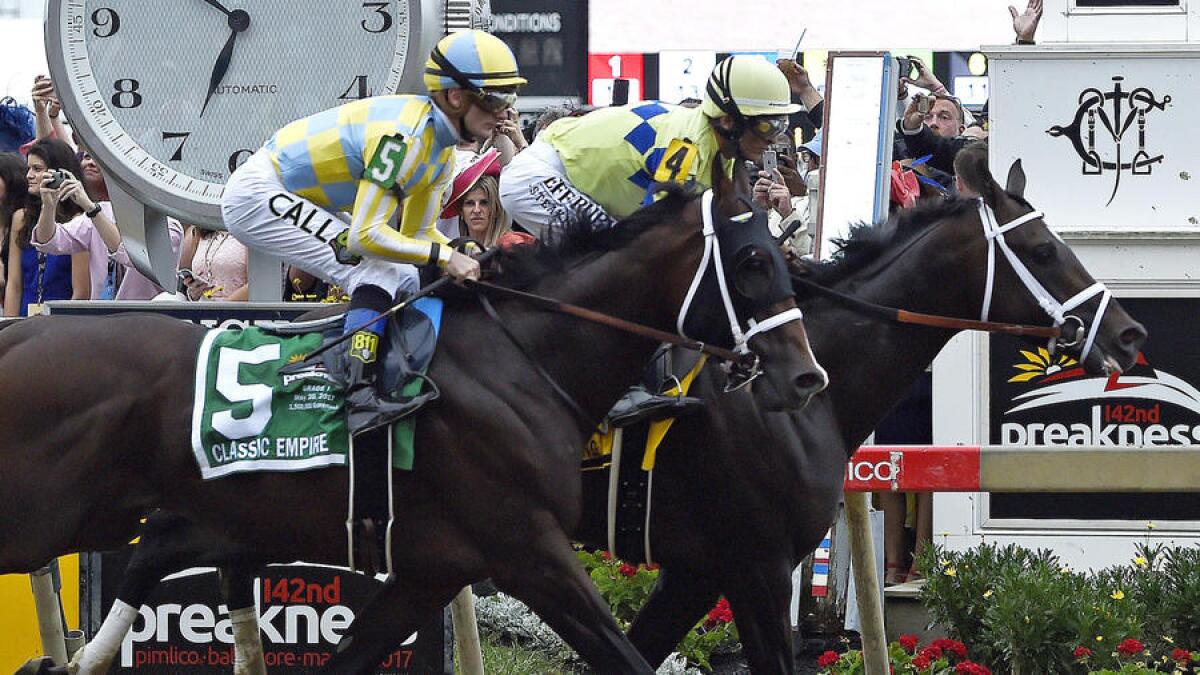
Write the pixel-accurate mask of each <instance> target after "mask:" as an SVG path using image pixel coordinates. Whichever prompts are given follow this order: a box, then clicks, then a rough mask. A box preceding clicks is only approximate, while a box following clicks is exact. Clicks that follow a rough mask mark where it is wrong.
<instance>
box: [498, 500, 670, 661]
mask: <svg viewBox="0 0 1200 675" xmlns="http://www.w3.org/2000/svg"><path fill="white" fill-rule="evenodd" d="M547 520H549V519H547ZM538 530H539V528H537V527H536V525H535V526H534V527H532V528H531V531H533V532H538ZM514 558H515V559H514ZM493 581H495V582H496V586H497V587H498V588H500V589H501V590H503V591H504V592H505V593H508V594H509V595H512V596H513V597H515V598H517V599H518V600H520V601H522V602H524V603H525V604H526V605H528V606H529V608H530V609H532V610H533V611H534V612H535V613H537V615H538V616H540V617H541V618H542V620H543V621H545V622H546V624H547V625H549V626H550V628H552V629H554V632H556V633H558V635H559V637H561V638H562V639H563V640H564V641H566V643H567V644H569V645H571V647H572V648H574V649H575V651H576V652H578V653H579V655H580V656H581V657H583V659H584V660H585V661H587V663H588V665H590V666H591V667H592V669H594V670H595V671H596V672H600V673H653V672H654V669H653V668H651V667H650V665H649V664H648V663H646V660H645V659H643V658H642V656H641V654H639V653H638V651H637V649H636V648H634V646H633V644H632V643H631V642H630V641H629V639H628V638H626V637H625V634H624V633H622V632H621V629H620V628H619V627H618V626H617V622H616V620H615V619H614V618H613V616H612V611H611V610H610V609H609V606H608V603H607V602H605V600H604V598H603V597H601V596H600V592H599V591H597V590H596V585H595V584H593V583H592V580H591V578H589V577H588V575H587V574H586V573H585V572H584V570H583V567H582V566H581V565H580V564H579V559H578V558H577V557H576V556H575V551H574V550H573V549H572V548H571V544H570V542H569V541H568V540H567V536H566V534H565V533H563V531H562V530H560V529H558V528H557V527H549V526H547V527H544V528H541V532H540V536H538V537H537V538H536V539H534V540H533V541H531V542H527V543H526V546H525V548H524V550H523V551H521V555H520V556H508V557H506V560H505V566H504V567H503V568H502V569H501V570H499V573H498V574H494V575H493Z"/></svg>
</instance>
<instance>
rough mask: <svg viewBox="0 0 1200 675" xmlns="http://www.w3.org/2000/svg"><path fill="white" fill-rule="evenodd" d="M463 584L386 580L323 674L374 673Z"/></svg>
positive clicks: (339, 643)
mask: <svg viewBox="0 0 1200 675" xmlns="http://www.w3.org/2000/svg"><path fill="white" fill-rule="evenodd" d="M463 585H464V584H462V583H459V584H450V585H446V584H445V583H443V582H442V581H440V580H439V582H438V583H437V584H433V583H426V580H422V581H421V582H415V581H414V580H412V579H408V580H407V581H406V582H403V583H402V582H400V581H397V578H396V577H395V576H392V577H388V579H387V581H386V582H384V584H383V587H382V588H380V589H379V590H378V591H376V592H375V594H374V595H373V596H371V599H370V600H368V601H367V604H366V605H364V606H363V607H362V609H360V610H359V611H358V612H356V613H355V616H354V621H353V622H352V623H351V624H350V627H349V628H348V629H346V632H345V634H343V635H342V639H341V640H340V641H339V642H338V645H337V651H336V652H335V653H334V655H333V658H331V659H330V660H329V662H328V663H326V664H325V667H324V668H323V669H322V671H321V672H324V673H338V674H341V673H374V672H375V670H376V669H377V668H378V667H379V664H380V662H382V661H383V659H384V657H385V656H387V653H388V651H389V650H390V649H392V647H394V646H395V645H396V644H397V643H399V642H401V641H402V640H405V639H407V638H408V636H410V635H412V634H413V633H414V632H415V631H417V630H418V629H420V627H421V626H422V625H424V623H425V621H427V620H428V619H429V617H430V616H433V614H434V613H435V612H439V611H441V609H442V608H443V607H445V606H446V605H447V604H448V603H449V602H450V601H451V600H452V599H453V598H454V595H455V594H456V593H458V591H460V590H462V587H463Z"/></svg>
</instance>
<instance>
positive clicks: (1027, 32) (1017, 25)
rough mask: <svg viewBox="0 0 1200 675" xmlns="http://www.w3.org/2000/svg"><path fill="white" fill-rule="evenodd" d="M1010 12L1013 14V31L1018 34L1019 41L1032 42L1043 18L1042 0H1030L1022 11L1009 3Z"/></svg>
mask: <svg viewBox="0 0 1200 675" xmlns="http://www.w3.org/2000/svg"><path fill="white" fill-rule="evenodd" d="M1008 13H1009V14H1011V15H1012V20H1013V32H1014V33H1016V34H1017V42H1020V43H1029V44H1032V43H1033V36H1034V34H1036V33H1037V27H1038V22H1039V21H1041V20H1042V0H1029V4H1028V5H1026V7H1025V11H1024V12H1021V13H1018V12H1017V8H1016V7H1014V6H1012V5H1009V6H1008Z"/></svg>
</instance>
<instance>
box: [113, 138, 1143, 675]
mask: <svg viewBox="0 0 1200 675" xmlns="http://www.w3.org/2000/svg"><path fill="white" fill-rule="evenodd" d="M960 157H961V160H960V164H961V166H960V168H959V170H958V174H959V175H960V176H961V177H963V179H964V180H966V181H967V183H968V185H970V186H972V187H973V188H974V189H975V190H976V191H978V192H979V193H980V194H981V195H983V198H984V202H985V203H986V204H987V205H988V206H989V207H990V208H991V209H992V210H993V211H994V213H995V215H996V218H997V219H998V221H999V222H998V223H997V224H1004V223H1006V222H1012V221H1015V220H1016V219H1018V218H1020V217H1022V216H1023V215H1024V214H1027V213H1031V212H1032V211H1033V209H1032V207H1031V206H1029V204H1028V203H1027V202H1026V201H1025V200H1024V198H1023V197H1022V193H1023V191H1024V174H1023V172H1021V171H1020V169H1019V165H1018V166H1017V167H1015V170H1014V171H1012V172H1010V177H1009V186H1008V191H1005V190H1004V189H1002V188H1001V187H1000V186H999V185H998V184H997V183H996V182H995V181H994V179H993V178H992V176H991V174H990V173H989V172H988V170H987V164H986V156H985V155H984V154H983V153H982V151H981V150H980V149H978V148H975V149H971V150H969V151H964V152H963V153H962V154H961V155H960ZM1004 239H1005V242H1006V245H1007V246H1009V247H1010V248H1011V249H1012V250H1013V252H1014V253H1015V254H1016V256H1017V258H1018V259H1019V260H1021V261H1023V262H1022V265H1024V266H1026V267H1027V268H1028V269H1029V270H1030V271H1031V272H1032V273H1033V275H1034V276H1035V277H1036V278H1037V279H1038V280H1040V282H1041V284H1042V285H1043V286H1044V287H1045V289H1046V290H1047V291H1049V292H1050V293H1051V294H1052V295H1053V297H1055V298H1058V299H1059V300H1066V299H1067V298H1072V297H1074V296H1075V295H1076V294H1077V292H1078V291H1080V290H1082V289H1085V288H1088V287H1090V286H1092V284H1093V280H1092V278H1091V277H1090V276H1089V275H1088V273H1087V272H1086V270H1084V269H1083V267H1082V266H1081V265H1080V264H1079V261H1078V260H1077V259H1076V258H1075V256H1074V255H1073V254H1072V253H1071V252H1070V250H1069V249H1067V247H1066V246H1065V245H1063V243H1062V242H1061V241H1060V240H1059V239H1058V238H1057V237H1056V236H1055V235H1053V234H1052V233H1051V232H1050V231H1049V230H1048V229H1047V227H1046V224H1045V222H1043V221H1042V220H1041V219H1040V218H1037V219H1034V220H1031V221H1030V222H1028V223H1025V224H1024V225H1020V226H1018V227H1016V228H1015V229H1013V230H1011V231H1009V232H1007V233H1005V234H1004ZM990 241H991V239H989V238H988V237H985V235H984V229H983V223H982V222H981V220H980V213H979V209H978V202H976V201H975V200H966V199H963V200H956V201H951V202H947V203H936V204H933V205H928V206H924V207H922V208H920V209H918V210H915V211H912V212H908V213H906V214H905V215H904V216H903V217H902V218H901V219H900V220H898V221H893V222H891V223H887V224H882V225H878V226H872V227H865V228H860V229H859V230H858V231H857V232H856V234H855V236H854V237H853V238H852V239H851V240H850V241H849V242H848V243H847V244H846V246H845V248H844V249H843V253H842V255H841V259H840V261H839V262H836V263H832V264H828V265H822V266H818V267H815V268H814V267H812V266H806V270H805V271H806V273H807V274H808V276H809V277H811V278H812V279H814V280H816V281H818V282H820V283H822V284H824V285H827V286H830V287H832V288H834V289H836V290H839V291H842V292H845V293H847V294H850V295H852V296H854V297H856V298H859V299H862V300H867V301H870V302H874V303H878V304H882V305H886V306H891V307H901V308H905V309H909V310H912V311H921V312H926V313H930V314H938V315H945V316H957V317H964V318H975V319H977V318H979V317H980V313H981V309H980V308H981V304H982V302H983V297H984V294H985V288H986V287H987V269H988V263H987V258H988V247H989V246H994V245H998V244H991V243H990ZM799 297H800V304H801V306H802V307H803V309H804V311H805V321H806V325H807V328H808V333H809V337H810V339H811V340H812V343H813V346H814V349H815V350H816V351H817V354H818V356H820V358H821V363H822V364H823V365H826V366H827V367H828V368H829V370H830V378H831V384H830V387H829V389H827V390H826V391H825V392H824V393H822V394H821V395H818V396H816V397H814V399H813V400H812V402H811V403H810V404H809V405H808V406H807V407H806V408H805V409H804V410H803V411H802V412H800V413H790V414H781V413H771V412H766V410H765V408H764V407H762V406H761V405H759V404H757V403H756V401H755V400H754V398H753V397H752V396H751V395H750V394H749V393H747V392H745V391H740V392H734V393H730V394H722V393H721V391H722V388H723V385H724V382H725V375H724V373H723V372H722V371H721V370H720V369H718V368H715V367H709V368H706V369H705V370H704V371H703V373H702V374H701V376H700V378H699V379H698V380H697V382H696V385H695V387H694V388H693V393H695V394H697V395H699V396H701V397H703V398H704V399H705V400H706V401H708V402H709V403H710V404H709V405H708V406H707V407H706V409H705V410H704V411H703V413H701V414H699V415H697V416H696V417H690V418H687V419H682V420H679V421H677V422H676V423H675V425H674V427H673V428H672V430H671V432H670V433H669V434H668V435H667V437H666V440H665V441H664V443H663V445H662V446H661V447H660V448H659V451H658V464H657V468H656V469H655V474H656V477H655V481H654V492H653V499H654V501H653V508H652V512H651V517H652V520H651V528H650V531H651V539H652V541H651V547H652V549H653V551H654V556H655V559H656V562H658V563H660V564H661V565H662V571H661V572H660V576H659V584H658V586H657V587H656V589H655V592H654V594H653V595H652V597H651V599H650V602H649V603H648V604H647V606H646V607H645V608H644V609H643V610H642V612H641V614H640V615H639V616H638V619H637V620H636V621H635V623H634V625H633V627H632V630H631V632H630V637H631V639H632V640H633V642H634V644H635V645H637V647H638V648H639V650H641V651H642V653H643V655H644V656H646V658H647V660H648V661H650V662H651V663H653V664H657V663H660V662H661V661H662V660H663V659H664V658H665V657H666V655H667V654H669V653H670V652H671V651H672V650H673V649H674V648H675V646H676V645H677V644H678V642H679V641H680V639H681V638H682V637H683V636H684V635H685V634H686V632H687V631H688V630H689V629H690V628H691V627H692V626H693V625H695V623H696V622H697V621H698V620H699V619H700V618H701V617H702V616H703V615H704V613H705V612H706V611H707V610H708V609H709V608H711V607H712V605H713V604H714V602H715V601H716V599H717V597H718V596H719V595H725V596H726V597H727V598H729V600H730V602H731V603H732V605H733V608H734V614H735V619H736V621H737V626H738V631H739V633H740V635H741V639H742V643H743V645H744V647H745V652H746V655H747V657H748V658H749V661H750V664H751V667H752V668H753V669H754V671H755V672H761V673H778V672H793V670H794V666H793V654H792V646H791V641H790V625H789V624H790V622H789V620H788V616H787V603H788V600H789V596H790V592H791V584H790V575H791V571H792V569H794V567H795V565H796V564H797V563H798V561H799V560H800V559H802V558H803V557H804V556H806V555H807V554H808V553H810V552H811V551H812V550H813V548H814V547H815V546H816V544H817V543H818V542H819V541H820V539H821V536H822V535H823V534H824V532H825V531H826V530H827V529H828V527H829V524H830V523H831V522H832V519H833V517H834V513H835V510H836V506H837V503H838V499H839V497H840V495H841V491H842V481H843V476H844V472H845V463H846V461H847V459H848V458H849V456H850V455H851V453H852V452H853V450H854V449H855V448H857V447H858V445H859V444H860V443H861V442H862V441H863V440H864V439H865V438H866V437H867V436H868V435H869V434H870V432H871V431H872V430H873V429H874V427H875V426H876V425H877V424H878V422H879V420H880V419H882V417H883V416H884V414H886V412H887V411H888V410H889V409H890V408H891V407H892V406H893V405H894V404H895V403H896V402H897V401H898V400H900V398H901V397H903V396H904V394H905V393H906V392H907V391H908V389H909V387H910V386H911V384H912V382H913V381H914V380H915V379H916V377H917V376H918V375H919V374H920V373H921V372H922V371H923V370H924V369H925V367H926V366H927V365H928V364H929V363H930V362H931V361H932V359H933V357H934V356H935V355H936V354H937V353H938V351H940V349H941V348H942V346H943V345H944V344H945V343H946V342H947V341H948V340H949V339H950V337H952V336H953V334H954V331H951V330H942V329H934V328H928V327H922V326H914V325H906V324H898V323H893V322H891V321H887V320H883V319H879V318H876V317H872V316H868V315H864V314H861V313H859V312H857V311H856V310H853V309H849V308H847V307H845V306H844V305H842V304H840V303H837V302H834V301H832V300H829V299H826V298H823V297H820V296H812V295H809V294H806V293H803V292H802V293H800V295H799ZM992 297H993V300H992V307H991V311H990V315H989V316H990V318H991V319H993V320H997V321H1010V322H1019V323H1026V324H1034V325H1048V324H1050V323H1051V321H1050V319H1048V318H1047V316H1046V314H1045V312H1044V311H1043V310H1042V309H1041V308H1040V306H1039V305H1038V304H1037V302H1035V300H1034V298H1033V296H1032V295H1031V293H1030V291H1029V290H1028V289H1027V288H1026V287H1025V285H1024V284H1023V283H1022V282H1021V281H1020V280H1019V279H1018V278H1017V275H1016V273H1015V272H1014V271H1013V267H1012V266H1011V264H1010V263H1008V262H1007V260H1006V258H1005V257H1004V256H1003V255H1001V254H997V255H996V277H995V282H994V289H993V292H992ZM1098 307H1099V300H1098V298H1091V299H1090V301H1089V302H1087V303H1085V304H1084V305H1083V306H1081V307H1080V308H1078V309H1077V310H1075V311H1073V312H1071V313H1072V314H1074V315H1076V316H1078V317H1080V320H1081V321H1082V322H1083V323H1084V325H1086V326H1087V327H1088V328H1090V327H1091V326H1093V325H1097V321H1098V328H1097V333H1096V338H1095V343H1094V346H1093V347H1092V349H1091V350H1090V352H1089V354H1088V358H1087V360H1086V362H1085V365H1086V366H1087V368H1088V369H1089V370H1090V371H1092V372H1096V371H1103V370H1105V369H1119V368H1127V367H1129V366H1130V365H1131V363H1132V362H1133V359H1134V358H1135V357H1136V353H1137V351H1138V349H1139V347H1140V345H1141V343H1142V341H1143V340H1144V338H1145V331H1144V330H1143V329H1142V327H1141V326H1140V325H1138V324H1137V323H1136V322H1134V321H1133V320H1131V319H1130V318H1129V316H1128V315H1127V314H1126V313H1125V312H1124V311H1123V310H1122V309H1121V308H1120V307H1119V306H1118V305H1117V304H1116V303H1115V302H1113V303H1111V304H1109V305H1108V307H1107V309H1106V311H1104V312H1103V313H1102V315H1101V316H1099V317H1097V310H1098ZM1083 347H1084V344H1083V341H1081V342H1080V344H1079V345H1078V346H1077V347H1075V348H1073V352H1074V354H1075V355H1076V356H1077V357H1078V356H1079V355H1080V354H1081V352H1082V349H1083ZM606 491H607V482H605V481H604V480H602V479H601V480H597V481H595V482H592V481H590V480H589V479H587V478H585V482H584V497H585V500H584V511H583V520H582V523H581V527H580V530H579V532H578V536H579V537H580V538H582V539H584V540H586V541H587V542H588V543H589V544H591V545H593V546H595V547H597V548H603V547H606V546H607V539H606V536H605V525H606V523H605V508H604V504H605V492H606ZM172 527H176V528H178V527H179V525H178V524H176V525H172ZM143 540H144V541H146V540H147V538H145V537H144V538H143ZM168 548H169V547H168ZM193 550H195V551H197V552H200V551H205V550H209V551H211V550H214V547H213V546H205V545H194V546H193ZM222 560H224V558H217V559H214V560H211V561H209V563H208V564H220V563H221V561H222ZM185 562H186V561H185ZM182 566H187V565H186V564H184V565H181V567H182ZM175 569H176V568H171V567H169V566H162V567H159V568H156V569H155V570H154V571H152V572H151V573H150V574H148V575H146V576H149V577H153V581H154V582H156V581H157V579H158V578H160V577H161V576H162V575H163V574H166V573H168V572H171V571H175ZM131 576H133V577H136V576H137V575H130V574H127V577H126V580H127V581H128V580H129V579H130V578H131ZM244 583H246V584H248V583H249V582H248V581H246V582H244ZM148 592H149V591H148V590H147V591H146V592H145V593H144V594H142V595H140V596H139V597H145V595H146V594H148ZM231 606H232V605H231ZM358 647H359V645H351V646H350V648H351V649H355V648H358Z"/></svg>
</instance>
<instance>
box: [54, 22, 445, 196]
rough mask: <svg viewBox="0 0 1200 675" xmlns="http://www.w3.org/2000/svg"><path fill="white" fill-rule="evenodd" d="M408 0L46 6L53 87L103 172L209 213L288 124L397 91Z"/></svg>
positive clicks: (405, 53) (405, 49)
mask: <svg viewBox="0 0 1200 675" xmlns="http://www.w3.org/2000/svg"><path fill="white" fill-rule="evenodd" d="M410 1H411V2H413V3H416V2H417V1H418V0H375V1H370V2H363V1H359V0H353V1H349V2H348V1H346V0H339V1H338V2H330V1H329V0H272V1H269V2H263V1H262V0H170V1H169V2H153V3H147V2H146V1H145V0H58V3H57V4H58V7H57V17H55V18H57V19H58V22H57V25H58V30H57V31H56V32H57V38H58V41H60V42H61V49H62V54H63V66H64V67H65V72H64V73H61V74H60V73H56V78H57V80H58V81H56V82H55V84H56V85H57V87H58V89H59V91H60V95H62V96H63V97H64V99H65V98H68V97H69V98H71V99H72V100H73V101H74V106H70V107H69V108H68V112H69V113H70V117H71V122H72V124H74V125H75V126H76V127H79V126H85V127H86V128H87V133H85V134H84V137H85V138H87V139H88V140H89V141H90V143H91V144H92V145H98V146H101V147H93V148H91V150H92V151H93V153H95V154H96V155H97V156H98V157H99V158H100V159H101V160H102V161H103V162H104V164H105V165H106V167H107V168H108V169H109V170H116V171H117V172H118V174H119V175H121V177H123V178H124V179H125V181H126V182H128V183H132V184H135V186H137V184H139V183H140V184H141V186H144V187H145V188H148V191H150V192H153V193H154V195H155V196H156V197H157V198H158V199H157V201H160V202H168V203H167V204H165V205H166V206H171V205H173V204H176V203H187V202H188V201H190V202H192V203H196V202H199V203H201V204H209V205H217V204H219V203H220V199H221V194H222V192H223V190H224V184H225V181H226V180H227V179H228V178H229V175H230V173H232V172H233V170H234V169H235V168H236V167H237V166H238V165H239V164H241V163H242V162H244V161H245V160H246V158H247V157H249V156H250V155H251V154H252V153H253V152H254V151H256V150H257V149H258V148H260V147H262V145H263V143H264V142H266V140H267V139H268V138H270V137H271V135H272V134H274V133H275V131H276V130H278V129H279V128H281V127H282V126H284V125H285V124H287V123H288V122H290V121H292V120H295V119H298V118H300V117H304V116H307V115H311V114H313V113H316V112H319V111H321V110H325V109H328V108H332V107H335V106H338V105H341V104H344V103H347V102H350V101H353V100H356V99H360V98H364V97H366V96H374V95H381V94H388V93H395V91H396V89H397V87H398V85H399V84H400V81H401V76H402V75H403V74H404V67H405V63H406V61H407V60H408V58H409V56H410V55H409V49H410V45H411V44H413V42H412V40H413V33H414V31H413V30H412V25H411V23H412V22H411V15H412V12H411V11H410V10H411V9H412V7H410ZM51 8H52V10H53V9H54V3H52V4H51ZM418 11H419V10H418ZM422 63H423V59H422ZM64 75H65V81H63V79H64ZM68 88H69V89H70V93H69V94H68V93H67V92H65V91H64V90H66V89H68ZM71 107H77V108H79V110H78V111H76V110H71V109H70V108H71ZM81 117H82V119H80V118H81ZM114 162H116V163H118V164H119V165H120V166H114Z"/></svg>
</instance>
